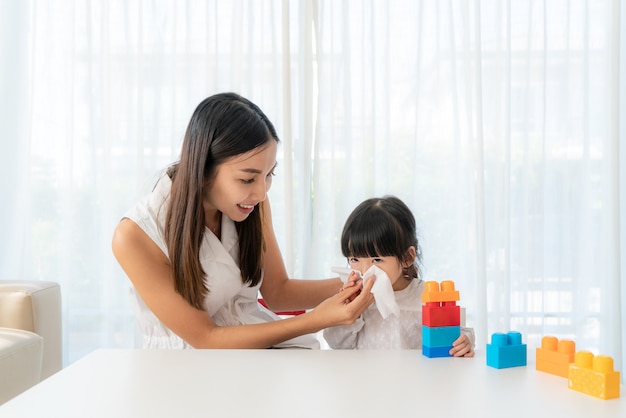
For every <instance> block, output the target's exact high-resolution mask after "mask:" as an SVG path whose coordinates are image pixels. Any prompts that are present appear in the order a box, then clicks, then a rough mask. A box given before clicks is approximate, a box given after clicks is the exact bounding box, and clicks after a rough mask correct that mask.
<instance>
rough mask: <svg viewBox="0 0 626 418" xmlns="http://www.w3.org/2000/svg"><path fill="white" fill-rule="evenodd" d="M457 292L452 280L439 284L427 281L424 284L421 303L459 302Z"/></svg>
mask: <svg viewBox="0 0 626 418" xmlns="http://www.w3.org/2000/svg"><path fill="white" fill-rule="evenodd" d="M460 299H461V297H460V295H459V291H458V290H455V289H454V282H453V281H452V280H444V281H442V282H441V287H440V286H439V283H437V282H435V281H428V282H426V283H424V292H423V293H422V302H423V303H429V302H454V301H457V300H460Z"/></svg>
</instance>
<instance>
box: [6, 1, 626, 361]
mask: <svg viewBox="0 0 626 418" xmlns="http://www.w3.org/2000/svg"><path fill="white" fill-rule="evenodd" d="M0 7H1V9H0V23H2V25H0V26H1V27H2V29H1V30H2V39H0V42H1V44H0V60H2V66H1V69H0V71H2V78H1V79H0V83H1V84H0V85H2V91H3V93H4V97H3V100H2V104H1V105H0V106H1V109H2V112H1V113H0V118H2V119H1V120H2V124H1V125H0V132H1V135H2V152H1V153H0V160H1V161H2V170H3V171H2V172H3V176H2V179H1V180H0V182H1V184H2V188H3V191H4V193H3V194H4V196H5V197H4V199H3V202H4V204H3V205H2V207H1V208H0V211H1V215H2V216H1V221H0V222H1V225H2V232H3V236H4V237H5V239H4V240H3V241H2V243H1V244H0V246H1V248H2V251H1V252H0V254H1V257H2V262H1V263H0V265H1V266H2V267H1V271H2V274H1V276H2V278H5V277H8V278H28V279H33V278H37V279H42V280H56V281H59V282H60V283H61V284H62V288H63V297H64V334H65V335H64V341H65V356H66V358H65V362H66V364H69V363H71V362H73V361H75V360H76V359H78V358H80V357H81V356H83V355H84V354H86V353H87V352H89V351H91V350H93V349H95V348H98V347H130V346H132V345H133V332H134V323H133V316H132V312H131V311H130V308H129V305H128V297H127V294H128V287H129V282H128V280H127V279H126V277H125V276H124V274H123V272H122V271H121V270H120V269H119V267H118V266H117V264H116V263H115V261H114V259H113V257H112V254H111V251H110V239H111V234H112V231H113V228H114V226H115V224H116V223H117V221H118V220H119V218H120V217H121V216H122V215H123V213H124V212H125V211H126V210H127V209H128V208H129V207H130V206H131V205H132V204H133V203H134V202H135V201H136V200H137V199H138V198H139V197H140V196H141V195H143V194H144V193H146V192H148V191H149V190H150V188H151V186H152V185H153V183H154V180H155V178H156V176H157V175H158V173H159V172H160V171H161V170H162V169H163V168H164V167H165V166H166V165H167V164H168V163H170V162H171V161H174V160H175V159H176V158H177V156H178V151H179V147H180V143H181V140H182V136H183V133H184V129H185V125H186V123H187V120H188V118H189V116H190V115H191V112H192V111H193V109H194V108H195V106H196V105H197V104H198V102H199V101H200V100H202V99H203V98H204V97H206V96H207V95H210V94H212V93H215V92H218V91H226V90H228V91H236V92H238V93H241V94H243V95H245V96H247V97H249V98H251V99H252V100H253V101H255V102H257V103H258V104H259V105H260V106H261V107H262V108H263V109H264V110H265V111H266V112H267V114H268V115H269V117H270V118H271V119H272V120H273V121H274V123H275V124H276V126H277V128H278V130H279V134H280V136H281V139H282V142H281V146H280V149H279V156H278V159H279V161H278V163H279V169H278V176H277V177H276V178H275V179H276V180H275V183H274V186H273V188H272V190H271V192H270V199H271V200H272V207H273V211H274V216H275V220H274V222H275V227H276V229H277V233H278V236H279V240H280V244H281V247H282V249H283V252H284V256H285V261H286V263H287V266H288V269H289V271H290V273H292V274H293V276H294V277H304V278H318V277H327V276H329V275H330V274H331V270H330V269H331V267H332V266H334V265H344V264H345V260H344V259H343V258H342V257H341V253H340V248H339V241H338V240H339V234H340V232H341V228H342V226H343V222H344V220H345V218H346V217H347V215H348V213H349V212H350V211H351V210H352V208H353V207H354V206H355V205H357V204H358V203H359V202H360V201H361V200H363V199H365V198H367V197H371V196H380V195H384V194H395V195H397V196H399V197H401V198H402V199H404V200H405V201H406V202H407V204H409V206H410V207H411V208H412V209H413V211H414V213H415V215H416V217H417V220H418V225H419V229H420V239H421V243H422V245H423V249H424V255H425V260H424V261H425V262H424V265H425V266H424V267H425V268H424V276H425V278H426V279H429V280H444V279H451V280H454V281H455V282H456V284H457V287H458V288H459V290H460V291H461V304H462V305H463V306H464V307H466V309H467V315H468V317H467V322H468V325H469V326H473V327H474V328H475V330H476V333H477V337H478V348H480V349H483V348H484V344H485V343H486V342H487V340H488V338H489V336H490V335H491V333H493V332H496V331H508V330H511V329H515V330H519V331H521V332H522V333H523V334H524V336H525V341H526V342H528V344H529V347H531V348H532V347H534V346H536V345H538V344H539V343H540V339H541V336H543V335H546V334H553V335H556V336H558V337H559V338H574V339H575V341H576V343H577V346H578V348H580V349H589V350H591V351H594V352H595V353H596V354H597V353H604V354H608V355H611V356H613V357H614V359H615V360H616V367H618V368H620V369H621V367H622V360H623V358H624V354H625V347H626V344H625V337H624V335H623V334H622V331H621V330H622V328H623V327H624V324H625V323H626V313H625V311H624V309H623V308H622V307H621V300H623V298H624V296H626V290H625V288H626V286H625V285H624V279H623V277H624V272H623V271H622V265H623V260H626V254H625V250H624V247H623V246H622V245H621V243H622V241H623V238H624V237H625V236H626V233H625V231H626V226H625V225H624V223H625V222H624V219H622V213H623V210H621V209H620V208H621V207H624V206H623V204H621V200H622V199H623V196H625V193H624V188H625V183H626V182H625V181H624V180H622V179H624V171H623V170H624V169H623V168H622V164H621V162H622V161H624V157H625V155H626V151H625V150H624V148H625V147H624V146H623V145H622V146H620V145H621V142H623V141H620V139H623V138H624V128H623V121H626V111H625V110H624V97H626V94H625V90H624V78H623V76H622V73H623V71H620V68H623V67H624V62H623V58H621V57H624V56H626V54H624V51H625V49H624V48H625V45H626V42H625V41H626V39H625V37H624V33H625V30H624V29H622V27H623V25H621V24H620V22H623V21H626V20H625V19H624V14H625V12H624V9H623V8H620V2H619V1H617V0H615V1H609V0H606V1H603V0H597V1H592V0H587V1H584V0H579V1H577V0H570V1H530V0H529V1H509V2H503V1H496V0H493V1H448V2H438V1H427V0H424V1H411V0H406V1H399V0H397V1H328V0H326V1H311V0H301V1H288V0H283V1H278V0H275V1H271V0H266V1H237V2H219V1H200V0H198V1H191V0H189V1H156V2H147V1H133V2H125V1H80V0H74V1H65V2H54V5H52V4H48V2H40V1H31V2H24V1H17V0H14V1H11V0H4V1H3V2H1V3H0ZM620 60H622V62H620Z"/></svg>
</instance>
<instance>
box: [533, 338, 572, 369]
mask: <svg viewBox="0 0 626 418" xmlns="http://www.w3.org/2000/svg"><path fill="white" fill-rule="evenodd" d="M575 352H576V343H575V342H574V341H572V340H567V339H562V340H558V339H557V338H556V337H553V336H551V335H547V336H545V337H543V338H542V339H541V347H537V349H536V361H535V369H537V370H539V371H542V372H545V373H551V374H554V375H557V376H561V377H564V378H566V379H567V376H568V373H569V365H570V363H573V362H574V354H575Z"/></svg>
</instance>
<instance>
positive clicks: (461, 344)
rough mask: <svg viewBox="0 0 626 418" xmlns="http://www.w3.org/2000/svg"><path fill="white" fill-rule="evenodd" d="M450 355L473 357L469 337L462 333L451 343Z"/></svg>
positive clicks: (472, 348)
mask: <svg viewBox="0 0 626 418" xmlns="http://www.w3.org/2000/svg"><path fill="white" fill-rule="evenodd" d="M450 355H452V356H454V357H474V347H472V342H471V341H470V339H469V337H468V336H467V335H465V334H463V333H461V336H460V337H459V338H457V340H456V341H454V342H453V343H452V349H451V350H450Z"/></svg>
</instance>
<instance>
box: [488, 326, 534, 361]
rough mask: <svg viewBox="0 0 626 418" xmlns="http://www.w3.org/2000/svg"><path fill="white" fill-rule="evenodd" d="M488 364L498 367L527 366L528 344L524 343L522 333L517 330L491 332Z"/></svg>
mask: <svg viewBox="0 0 626 418" xmlns="http://www.w3.org/2000/svg"><path fill="white" fill-rule="evenodd" d="M487 366H491V367H494V368H496V369H505V368H508V367H519V366H526V344H522V334H521V333H519V332H517V331H509V332H508V333H506V334H503V333H501V332H496V333H493V334H491V344H487Z"/></svg>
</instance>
